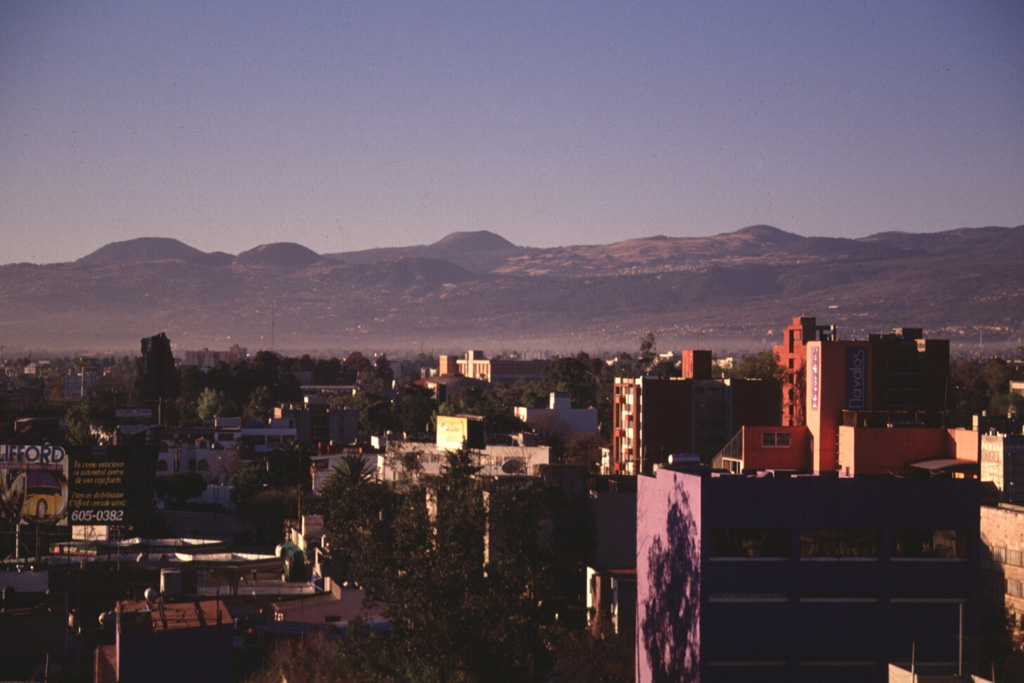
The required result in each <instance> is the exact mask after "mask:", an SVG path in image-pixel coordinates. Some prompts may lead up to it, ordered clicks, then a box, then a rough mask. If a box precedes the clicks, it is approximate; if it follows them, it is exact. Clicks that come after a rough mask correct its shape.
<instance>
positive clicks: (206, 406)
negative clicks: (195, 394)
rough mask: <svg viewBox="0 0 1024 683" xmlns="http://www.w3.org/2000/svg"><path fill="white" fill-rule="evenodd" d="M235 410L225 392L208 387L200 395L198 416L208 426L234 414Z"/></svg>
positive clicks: (197, 404) (197, 405)
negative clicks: (217, 419)
mask: <svg viewBox="0 0 1024 683" xmlns="http://www.w3.org/2000/svg"><path fill="white" fill-rule="evenodd" d="M233 408H235V406H234V404H232V403H231V401H229V400H228V397H227V396H226V395H225V394H224V392H222V391H217V390H216V389H213V388H210V387H208V388H206V389H203V390H202V392H201V393H200V394H199V399H198V401H197V402H196V416H197V417H198V418H199V419H200V420H202V421H203V422H205V423H206V424H211V423H212V422H213V421H214V419H216V418H218V417H226V416H228V415H230V414H231V413H233V412H234V410H233Z"/></svg>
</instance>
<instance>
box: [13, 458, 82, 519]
mask: <svg viewBox="0 0 1024 683" xmlns="http://www.w3.org/2000/svg"><path fill="white" fill-rule="evenodd" d="M67 510H68V454H67V451H65V450H64V449H63V448H61V447H60V446H54V445H52V444H3V445H0V516H3V517H4V518H5V519H9V520H11V521H13V522H14V523H15V524H20V523H28V524H56V523H59V522H61V521H63V520H64V518H65V516H66V514H67Z"/></svg>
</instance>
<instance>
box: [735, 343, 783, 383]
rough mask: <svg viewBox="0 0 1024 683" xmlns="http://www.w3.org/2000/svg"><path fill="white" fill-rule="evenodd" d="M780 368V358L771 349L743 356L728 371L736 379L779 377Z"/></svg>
mask: <svg viewBox="0 0 1024 683" xmlns="http://www.w3.org/2000/svg"><path fill="white" fill-rule="evenodd" d="M779 373H780V368H779V365H778V358H777V357H776V356H775V352H774V351H772V350H771V349H769V350H767V351H761V352H760V353H756V354H752V355H747V356H743V357H742V358H741V359H740V360H739V361H738V362H736V363H734V364H733V366H732V370H730V371H729V372H727V373H726V375H727V376H728V377H731V378H736V379H772V378H773V377H778V376H779Z"/></svg>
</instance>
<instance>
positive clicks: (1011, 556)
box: [1006, 550, 1020, 567]
mask: <svg viewBox="0 0 1024 683" xmlns="http://www.w3.org/2000/svg"><path fill="white" fill-rule="evenodd" d="M1006 564H1012V565H1013V566H1014V567H1019V566H1020V551H1019V550H1007V551H1006Z"/></svg>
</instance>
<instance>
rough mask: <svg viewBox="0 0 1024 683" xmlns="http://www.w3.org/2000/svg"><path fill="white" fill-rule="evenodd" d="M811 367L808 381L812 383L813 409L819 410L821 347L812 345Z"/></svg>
mask: <svg viewBox="0 0 1024 683" xmlns="http://www.w3.org/2000/svg"><path fill="white" fill-rule="evenodd" d="M810 353H811V363H810V365H811V368H810V370H809V371H808V372H809V374H808V376H807V381H808V382H809V383H810V385H811V410H819V408H820V406H819V402H820V391H821V347H820V346H817V345H815V346H811V347H810Z"/></svg>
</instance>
